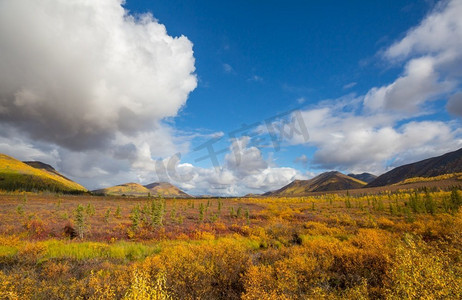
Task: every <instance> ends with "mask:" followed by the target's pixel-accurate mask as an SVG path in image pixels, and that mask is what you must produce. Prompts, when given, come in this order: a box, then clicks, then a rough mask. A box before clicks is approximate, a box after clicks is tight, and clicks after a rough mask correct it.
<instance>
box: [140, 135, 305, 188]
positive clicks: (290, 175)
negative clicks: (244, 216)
mask: <svg viewBox="0 0 462 300" xmlns="http://www.w3.org/2000/svg"><path fill="white" fill-rule="evenodd" d="M248 143H249V137H246V136H244V137H242V138H240V139H238V140H234V141H233V142H232V144H231V146H230V148H229V151H230V152H229V153H228V154H227V155H226V156H225V161H224V164H223V167H221V168H201V167H197V166H193V165H191V164H187V163H181V162H180V161H179V160H175V159H174V160H173V161H170V160H169V159H165V160H163V161H162V164H163V165H164V166H165V169H166V172H165V174H166V176H164V178H166V180H168V181H170V182H172V183H173V184H176V185H177V186H179V187H181V188H183V189H185V190H187V191H188V192H189V193H191V194H194V195H202V194H213V195H225V196H230V195H245V194H248V193H262V192H267V191H269V190H274V189H277V188H280V187H282V186H284V185H286V184H288V183H290V182H291V181H293V180H294V179H296V178H297V179H303V178H306V176H304V175H303V174H301V173H300V172H299V171H297V170H295V169H293V168H284V167H276V166H273V164H272V163H270V162H269V161H267V160H265V159H264V157H263V155H262V153H261V152H260V150H259V149H258V148H256V147H249V145H248ZM172 162H173V163H172ZM148 165H152V164H148ZM168 165H170V167H167V166H168ZM154 171H156V172H154ZM155 173H156V174H157V177H150V178H149V177H147V178H144V181H145V182H149V181H156V180H158V176H159V175H161V176H162V175H165V174H160V173H162V172H160V173H159V172H158V169H157V170H152V171H151V172H150V173H149V174H150V176H153V174H155ZM147 174H148V173H147Z"/></svg>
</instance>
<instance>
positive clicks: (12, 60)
mask: <svg viewBox="0 0 462 300" xmlns="http://www.w3.org/2000/svg"><path fill="white" fill-rule="evenodd" d="M122 3H123V2H122V0H118V1H114V0H101V1H83V0H81V1H72V2H70V1H64V0H59V1H51V0H44V1H40V2H37V1H32V0H15V1H12V0H11V1H10V0H8V1H1V2H0V49H1V53H2V55H1V56H0V107H1V109H0V117H1V122H2V123H7V124H9V125H10V126H14V127H16V128H18V129H20V131H22V132H23V133H26V134H27V135H28V136H30V137H32V138H33V139H35V140H43V141H47V142H51V143H54V144H56V145H59V146H61V147H64V148H67V149H70V150H87V149H98V148H105V147H107V146H108V145H111V144H112V143H115V144H116V145H117V144H118V141H117V140H116V138H117V137H119V136H126V137H134V136H137V135H138V134H139V133H144V132H153V131H156V130H157V128H158V127H160V126H162V125H161V124H160V123H159V121H160V120H162V119H164V118H166V117H171V116H175V115H176V114H177V113H178V110H179V109H180V108H181V107H182V106H183V105H184V104H185V102H186V99H187V97H188V94H189V93H190V92H191V91H192V90H194V88H195V87H196V84H197V80H196V77H195V75H194V74H193V72H194V70H195V68H194V57H193V51H192V43H191V42H190V41H189V40H188V39H187V38H186V37H184V36H181V37H178V38H174V37H171V36H169V35H168V34H167V31H166V29H165V26H164V25H162V24H159V23H158V22H157V20H155V19H154V18H153V17H152V16H151V15H149V14H146V15H142V16H139V17H134V16H132V15H129V14H128V12H127V11H125V10H124V8H123V7H122Z"/></svg>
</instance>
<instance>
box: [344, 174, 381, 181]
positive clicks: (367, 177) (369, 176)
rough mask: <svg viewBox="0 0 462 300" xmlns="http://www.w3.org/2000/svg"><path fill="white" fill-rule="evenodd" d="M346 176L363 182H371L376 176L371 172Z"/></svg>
mask: <svg viewBox="0 0 462 300" xmlns="http://www.w3.org/2000/svg"><path fill="white" fill-rule="evenodd" d="M348 176H350V177H353V178H356V179H358V180H361V181H364V182H365V183H369V182H372V181H374V180H375V179H376V178H377V176H375V175H374V174H371V173H361V174H348Z"/></svg>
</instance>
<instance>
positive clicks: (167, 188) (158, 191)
mask: <svg viewBox="0 0 462 300" xmlns="http://www.w3.org/2000/svg"><path fill="white" fill-rule="evenodd" d="M93 193H95V194H103V195H108V196H134V197H147V196H149V195H151V196H153V197H156V196H158V195H160V196H162V197H165V198H190V197H191V196H190V195H188V194H186V193H185V192H183V191H182V190H180V189H179V188H177V187H176V186H174V185H172V184H170V183H167V182H154V183H151V184H148V185H145V186H143V185H141V184H139V183H133V182H130V183H124V184H120V185H116V186H112V187H108V188H105V189H100V190H96V191H93Z"/></svg>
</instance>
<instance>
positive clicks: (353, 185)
mask: <svg viewBox="0 0 462 300" xmlns="http://www.w3.org/2000/svg"><path fill="white" fill-rule="evenodd" d="M365 185H366V183H365V182H363V181H361V180H358V179H356V178H353V177H349V176H347V175H345V174H342V173H340V172H337V171H332V172H326V173H322V174H320V175H318V176H316V177H314V178H312V179H309V180H295V181H293V182H291V183H290V184H288V185H286V186H284V187H283V188H281V189H279V190H277V191H274V192H269V193H265V194H264V195H265V196H278V197H295V196H303V195H306V194H308V193H310V192H326V191H337V190H348V189H358V188H361V187H363V186H365Z"/></svg>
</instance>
